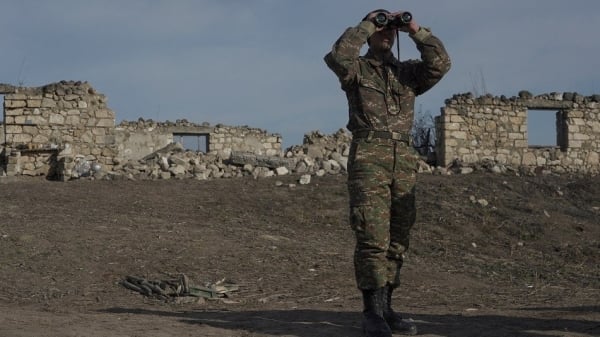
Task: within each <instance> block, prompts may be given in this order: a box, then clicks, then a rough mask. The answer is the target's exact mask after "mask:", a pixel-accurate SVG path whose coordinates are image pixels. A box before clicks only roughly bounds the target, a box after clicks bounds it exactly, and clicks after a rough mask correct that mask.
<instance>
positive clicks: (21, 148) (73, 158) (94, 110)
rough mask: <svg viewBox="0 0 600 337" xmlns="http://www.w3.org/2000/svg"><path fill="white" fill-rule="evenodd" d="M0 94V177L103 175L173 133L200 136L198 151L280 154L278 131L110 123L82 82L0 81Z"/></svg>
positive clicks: (102, 103)
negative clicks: (202, 146)
mask: <svg viewBox="0 0 600 337" xmlns="http://www.w3.org/2000/svg"><path fill="white" fill-rule="evenodd" d="M2 94H3V95H4V111H3V117H4V118H3V124H0V126H1V130H2V131H1V134H0V136H1V137H2V138H1V139H2V144H3V146H2V148H1V149H0V168H1V169H0V175H5V174H8V175H31V176H37V175H46V176H49V177H56V178H58V179H63V180H66V179H70V178H73V177H79V176H81V175H87V174H92V173H93V172H91V171H92V170H94V169H96V170H98V169H102V170H103V171H105V172H108V171H111V170H113V169H114V168H117V169H119V168H120V167H122V166H123V165H124V164H125V163H127V162H128V161H131V160H139V159H142V158H144V157H145V156H147V155H149V154H151V153H153V152H155V151H157V150H159V149H162V148H164V147H166V146H168V145H169V144H171V143H173V142H174V141H176V139H174V135H206V141H207V151H206V152H208V153H210V154H211V155H216V156H219V157H220V158H225V159H226V158H228V157H230V156H231V154H232V153H236V152H243V153H252V154H256V155H265V156H282V155H283V154H282V149H281V143H282V139H281V136H280V135H278V134H269V133H267V132H266V131H265V130H262V129H257V128H250V127H247V126H242V127H233V126H224V125H217V126H211V125H208V124H207V123H203V124H194V123H190V122H188V121H186V120H178V121H176V122H175V123H172V122H169V121H167V122H164V123H161V122H154V121H152V120H148V121H145V120H143V119H139V120H138V121H136V122H127V121H124V122H122V123H120V124H119V125H118V126H115V113H114V112H113V111H111V110H110V109H109V108H108V107H107V105H106V101H107V99H106V97H105V96H104V95H103V94H100V93H98V92H96V90H95V89H94V88H92V87H91V86H90V85H89V84H88V83H87V82H73V81H62V82H59V83H53V84H49V85H46V86H43V87H37V88H25V87H16V86H12V85H7V84H0V95H2Z"/></svg>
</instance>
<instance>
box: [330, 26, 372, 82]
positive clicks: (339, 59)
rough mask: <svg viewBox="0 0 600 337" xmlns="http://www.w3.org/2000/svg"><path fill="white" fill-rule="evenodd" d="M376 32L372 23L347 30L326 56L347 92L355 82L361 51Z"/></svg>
mask: <svg viewBox="0 0 600 337" xmlns="http://www.w3.org/2000/svg"><path fill="white" fill-rule="evenodd" d="M374 32H375V25H374V24H373V23H372V22H370V21H362V22H361V23H359V24H358V25H357V26H356V27H352V28H348V29H346V31H345V32H344V33H343V34H342V36H341V37H340V38H339V39H338V40H337V41H336V42H335V44H334V45H333V48H332V50H331V51H330V52H329V53H327V55H325V63H326V64H327V66H328V67H329V69H331V70H332V71H333V72H334V73H335V74H336V76H337V77H338V79H339V80H340V83H341V84H342V89H344V90H345V88H347V87H348V86H350V85H351V84H352V83H353V81H355V79H356V75H357V73H358V68H359V66H358V58H359V56H360V50H361V48H362V46H363V45H364V44H365V43H366V42H367V39H368V38H369V37H370V36H371V35H372V34H373V33H374Z"/></svg>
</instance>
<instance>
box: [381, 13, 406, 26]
mask: <svg viewBox="0 0 600 337" xmlns="http://www.w3.org/2000/svg"><path fill="white" fill-rule="evenodd" d="M373 21H374V22H375V25H376V26H377V27H389V28H399V27H402V26H404V25H407V24H409V23H410V22H411V21H412V14H411V13H410V12H403V13H402V14H400V15H391V14H388V13H377V15H375V18H374V20H373Z"/></svg>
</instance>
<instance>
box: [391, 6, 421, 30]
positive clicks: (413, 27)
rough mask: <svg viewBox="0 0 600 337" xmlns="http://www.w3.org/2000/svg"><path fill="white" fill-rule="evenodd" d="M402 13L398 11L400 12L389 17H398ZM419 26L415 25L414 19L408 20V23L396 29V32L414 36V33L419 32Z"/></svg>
mask: <svg viewBox="0 0 600 337" xmlns="http://www.w3.org/2000/svg"><path fill="white" fill-rule="evenodd" d="M403 13H404V12H403V11H400V12H394V13H392V14H391V16H394V17H395V16H400V15H402V14H403ZM419 28H420V26H419V24H418V23H417V21H415V19H414V17H413V19H412V20H410V22H409V23H408V24H406V25H402V26H400V27H398V30H399V31H401V32H405V33H409V34H415V33H416V32H418V31H419Z"/></svg>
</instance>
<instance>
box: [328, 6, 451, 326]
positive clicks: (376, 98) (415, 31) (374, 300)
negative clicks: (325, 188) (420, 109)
mask: <svg viewBox="0 0 600 337" xmlns="http://www.w3.org/2000/svg"><path fill="white" fill-rule="evenodd" d="M398 31H401V32H406V33H408V34H409V36H410V37H411V39H412V40H413V41H414V42H415V44H416V47H417V49H418V50H419V52H420V54H421V59H420V60H409V61H403V62H401V61H399V60H398V59H397V58H396V57H394V54H393V53H392V50H391V49H392V46H393V45H394V40H395V39H396V38H397V34H398ZM365 43H368V46H369V50H368V51H367V53H366V54H365V55H364V56H360V50H361V48H362V47H363V45H364V44H365ZM325 63H327V66H328V67H329V68H330V69H331V70H332V71H333V72H334V73H335V74H336V75H337V77H338V78H339V80H340V83H341V86H342V90H343V91H344V92H345V93H346V97H347V100H348V107H349V121H348V124H347V128H348V129H349V130H350V131H351V132H352V135H353V139H352V144H351V147H350V158H349V162H348V191H349V194H350V225H351V227H352V229H353V231H354V233H355V237H356V249H355V252H354V269H355V275H356V282H357V286H358V288H359V289H360V290H361V291H362V295H363V305H364V310H363V319H362V326H363V330H364V333H365V335H366V336H368V337H375V336H376V337H381V336H386V337H387V336H391V335H392V332H394V333H403V334H409V335H414V334H416V333H417V328H416V326H415V325H414V323H412V321H411V320H405V319H403V318H402V317H401V316H400V315H399V314H397V313H395V312H394V311H393V310H392V306H391V299H392V291H393V290H394V289H396V288H397V287H398V286H399V285H400V280H399V277H400V268H401V267H402V262H403V254H404V252H405V251H406V250H407V249H408V245H409V236H410V229H411V227H412V226H413V224H414V222H415V219H416V208H415V184H416V172H417V170H416V164H417V160H418V157H417V155H416V152H415V151H414V149H413V148H412V147H411V146H410V145H411V143H410V129H411V127H412V123H413V118H414V102H415V97H416V96H418V95H421V94H423V93H424V92H426V91H427V90H429V89H430V88H431V87H433V86H434V85H435V84H436V83H437V82H439V81H440V79H441V78H442V77H443V76H444V75H445V74H446V73H447V72H448V70H450V58H449V56H448V54H447V53H446V50H445V48H444V46H443V44H442V42H441V41H440V40H439V39H438V38H437V37H435V36H434V35H432V33H431V30H429V29H428V28H425V27H421V26H419V24H417V22H416V21H415V20H413V19H412V15H411V14H410V13H408V12H395V13H390V12H389V11H387V10H383V9H379V10H375V11H372V12H370V13H369V14H367V16H365V18H364V19H363V20H362V22H360V23H359V24H358V25H357V26H356V27H352V28H348V29H347V30H346V31H345V32H344V33H343V34H342V36H341V37H340V38H339V39H338V40H337V41H336V43H335V44H334V45H333V48H332V51H331V52H329V53H328V54H327V55H326V56H325Z"/></svg>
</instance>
